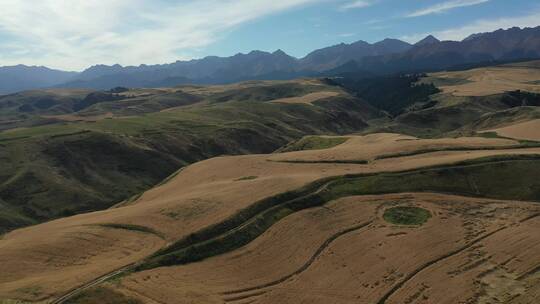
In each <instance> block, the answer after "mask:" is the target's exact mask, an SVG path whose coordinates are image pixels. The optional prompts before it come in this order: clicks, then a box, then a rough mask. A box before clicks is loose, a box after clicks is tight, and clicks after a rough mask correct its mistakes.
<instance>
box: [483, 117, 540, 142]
mask: <svg viewBox="0 0 540 304" xmlns="http://www.w3.org/2000/svg"><path fill="white" fill-rule="evenodd" d="M486 132H495V133H497V134H498V135H499V136H503V137H509V138H515V139H521V140H534V141H540V119H534V120H530V121H525V122H519V123H516V124H512V125H509V126H505V127H502V128H498V129H493V130H488V131H486Z"/></svg>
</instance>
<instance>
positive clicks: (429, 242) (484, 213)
mask: <svg viewBox="0 0 540 304" xmlns="http://www.w3.org/2000/svg"><path fill="white" fill-rule="evenodd" d="M394 206H419V207H422V208H426V209H428V210H430V211H431V213H432V214H433V218H431V219H430V220H429V221H428V222H427V223H425V224H424V225H423V226H421V227H419V228H411V227H403V226H394V225H392V224H388V223H387V222H386V221H384V220H383V219H382V214H383V212H384V210H385V209H387V208H390V207H394ZM539 211H540V207H538V206H537V205H536V204H531V203H522V202H520V203H517V202H507V201H496V200H483V199H471V198H464V197H457V196H446V195H437V194H418V193H408V194H393V195H383V196H360V197H348V198H343V199H339V200H336V201H332V202H330V203H328V204H327V205H325V206H324V207H319V208H313V209H309V210H305V211H301V212H298V213H295V214H293V215H291V216H289V217H287V218H285V219H284V220H282V221H280V222H279V223H278V224H276V225H275V226H273V227H272V228H271V229H269V230H268V231H267V232H266V233H264V234H263V235H262V236H261V237H259V238H257V239H256V240H255V241H253V242H252V243H250V244H249V245H247V246H245V247H243V248H241V249H239V250H236V251H234V252H231V253H227V254H225V255H222V256H218V257H214V258H210V259H207V260H205V261H203V262H199V263H194V264H189V265H185V266H176V267H165V268H157V269H153V270H149V271H144V272H141V273H136V274H133V275H130V276H128V277H126V278H125V279H123V280H122V283H121V285H120V287H119V290H121V291H124V290H127V291H132V292H136V293H137V294H141V295H142V296H143V297H144V298H150V299H153V300H154V301H156V302H162V303H173V302H175V299H185V300H183V301H182V300H181V302H175V303H191V302H197V303H223V302H225V303H248V302H249V303H276V302H280V303H329V302H332V303H351V302H354V303H414V302H415V301H416V300H421V299H423V301H425V302H428V303H458V302H466V301H467V300H469V299H472V298H474V297H476V296H477V295H479V294H482V293H483V289H482V288H483V285H481V284H476V283H475V280H477V279H479V277H481V275H482V274H483V272H484V271H488V270H490V269H493V268H496V267H498V266H500V267H502V266H503V265H502V263H504V262H505V259H506V260H507V259H509V258H510V257H512V256H513V257H514V259H519V260H522V259H524V260H522V263H517V264H519V266H517V267H514V268H511V270H509V272H510V273H512V274H514V275H515V276H516V277H518V276H520V275H523V274H525V273H527V272H528V271H530V270H531V269H534V267H536V266H537V262H538V261H537V260H534V259H532V257H531V256H529V255H530V254H533V252H534V251H535V250H538V249H539V248H538V243H539V241H540V239H539V237H538V236H535V235H534V234H530V235H528V236H526V237H525V236H524V235H522V234H521V233H518V232H519V231H526V230H529V231H530V229H534V228H533V227H537V226H538V225H539V224H540V219H539V218H537V217H532V216H534V215H536V214H538V212H539ZM512 233H517V235H515V237H512ZM524 237H525V238H524ZM499 238H500V239H504V240H505V242H506V244H508V246H511V245H510V244H514V245H516V246H517V247H519V248H520V249H519V251H516V252H514V253H512V254H508V253H506V254H505V253H504V252H507V250H505V249H504V248H497V246H494V247H493V245H494V244H496V242H497V240H498V239H499ZM299 240H302V241H301V242H299ZM490 244H492V245H490ZM492 247H493V248H492ZM512 251H513V250H512ZM492 255H493V256H492ZM514 255H516V256H514ZM518 256H519V257H518ZM480 262H481V263H480ZM447 264H451V265H452V267H447V266H446V265H447ZM505 265H508V263H507V264H505ZM441 267H442V268H444V269H445V270H441ZM448 281H450V282H452V284H460V286H455V288H456V289H453V290H462V291H463V292H462V293H461V294H460V293H456V294H455V295H452V297H448V292H447V291H448V286H447V283H446V282H448ZM178 282H182V283H181V284H178ZM458 288H459V289H458ZM306 291H309V292H306ZM190 301H191V302H190Z"/></svg>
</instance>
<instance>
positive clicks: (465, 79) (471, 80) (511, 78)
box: [422, 62, 540, 96]
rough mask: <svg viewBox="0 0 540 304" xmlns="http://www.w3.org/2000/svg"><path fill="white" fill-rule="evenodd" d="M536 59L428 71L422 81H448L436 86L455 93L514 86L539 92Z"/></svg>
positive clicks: (503, 89) (491, 91)
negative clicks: (428, 73) (461, 69)
mask: <svg viewBox="0 0 540 304" xmlns="http://www.w3.org/2000/svg"><path fill="white" fill-rule="evenodd" d="M537 63H538V62H529V63H522V64H509V65H501V66H496V67H486V68H478V69H472V70H467V71H458V72H440V73H432V74H430V75H429V77H428V78H426V79H424V80H422V81H423V82H441V83H445V82H446V83H450V84H448V85H442V86H440V89H441V90H442V91H443V92H444V93H451V94H453V95H455V96H486V95H492V94H498V93H504V92H507V91H515V90H523V91H529V92H536V93H540V82H539V81H540V69H539V68H538V66H537V65H538V64H537ZM452 82H455V84H452Z"/></svg>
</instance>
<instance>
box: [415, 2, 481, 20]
mask: <svg viewBox="0 0 540 304" xmlns="http://www.w3.org/2000/svg"><path fill="white" fill-rule="evenodd" d="M488 1H490V0H452V1H446V2H443V3H439V4H435V5H433V6H430V7H426V8H423V9H420V10H417V11H414V12H412V13H410V14H408V15H407V16H406V17H409V18H412V17H420V16H425V15H431V14H440V13H443V12H446V11H449V10H451V9H455V8H458V7H466V6H473V5H478V4H482V3H486V2H488Z"/></svg>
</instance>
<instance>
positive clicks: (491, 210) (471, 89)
mask: <svg viewBox="0 0 540 304" xmlns="http://www.w3.org/2000/svg"><path fill="white" fill-rule="evenodd" d="M471 39H473V38H471ZM474 39H479V38H478V37H477V38H474ZM428 40H433V39H428ZM428 42H429V44H438V43H439V42H436V41H428ZM412 49H414V47H413V48H412ZM412 49H411V50H412ZM277 55H279V54H277ZM537 70H538V62H537V61H529V62H520V63H512V64H506V65H498V66H489V67H482V68H475V69H469V70H460V71H445V72H436V73H428V74H423V73H418V74H406V75H383V76H376V77H368V78H366V77H365V75H358V73H357V72H355V71H354V70H352V71H351V70H349V71H346V73H343V74H341V75H340V73H339V71H337V72H338V73H337V75H335V76H334V77H329V78H320V79H316V78H311V79H308V78H305V79H296V80H287V81H248V82H240V83H235V84H227V85H180V86H175V87H167V88H138V89H137V88H124V87H117V88H114V89H110V90H109V89H108V90H80V89H46V90H34V91H25V92H19V93H15V94H11V95H7V96H4V97H2V98H0V122H1V126H2V130H1V131H0V159H1V160H2V163H3V164H5V165H4V166H3V170H2V171H1V172H0V208H1V209H0V210H1V211H0V223H1V225H0V231H1V232H2V233H3V234H2V236H1V238H0V269H2V270H3V272H2V273H3V275H2V276H0V303H10V304H11V303H40V302H41V303H56V304H60V303H73V304H85V303H120V304H122V303H126V304H127V303H130V304H133V303H137V304H139V303H149V304H150V303H152V304H154V303H186V304H187V303H209V304H210V303H211V304H217V303H221V304H222V303H230V304H236V303H238V304H247V303H276V302H279V303H328V302H337V303H352V302H354V303H366V304H367V303H379V304H383V303H388V304H389V303H444V304H446V303H448V304H453V303H510V304H519V303H531V302H534V301H535V299H536V298H537V295H538V293H539V292H540V276H539V272H538V269H539V268H538V267H539V265H538V260H539V256H538V252H539V250H540V247H539V245H538V244H540V238H539V235H538V233H535V232H536V231H537V230H538V228H539V227H540V216H539V215H540V207H539V205H538V202H540V184H539V179H538V178H537V177H538V172H539V170H540V158H539V157H540V142H539V140H540V133H539V132H538V130H540V129H538V128H537V126H538V121H539V118H540V110H539V109H540V108H539V106H540V95H539V94H538V92H539V86H540V75H538V73H537ZM342 72H343V71H342ZM360 74H361V73H360ZM494 177H496V178H494ZM306 290H309V292H306ZM448 290H452V291H456V292H452V293H451V294H450V295H449V292H448ZM457 291H459V292H457Z"/></svg>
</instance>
